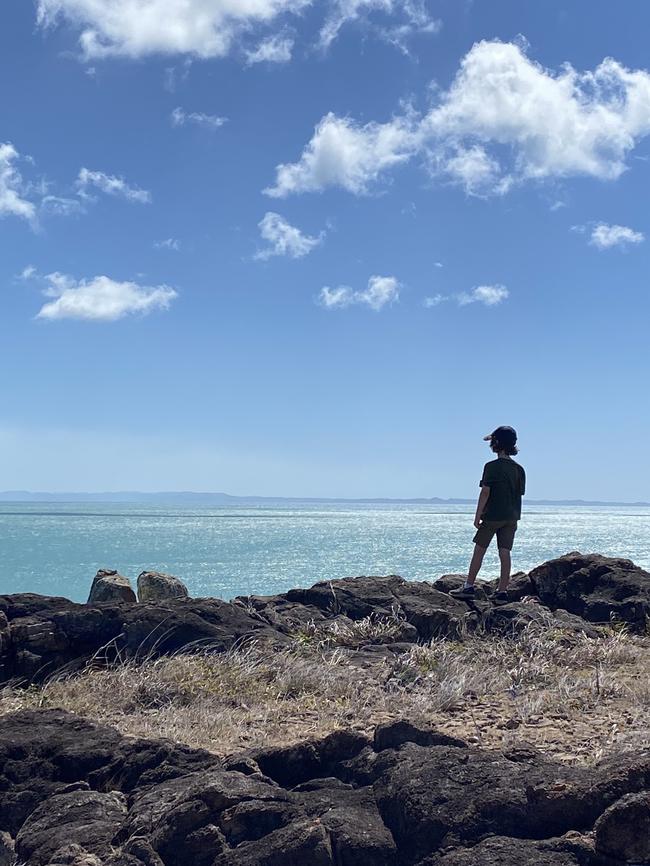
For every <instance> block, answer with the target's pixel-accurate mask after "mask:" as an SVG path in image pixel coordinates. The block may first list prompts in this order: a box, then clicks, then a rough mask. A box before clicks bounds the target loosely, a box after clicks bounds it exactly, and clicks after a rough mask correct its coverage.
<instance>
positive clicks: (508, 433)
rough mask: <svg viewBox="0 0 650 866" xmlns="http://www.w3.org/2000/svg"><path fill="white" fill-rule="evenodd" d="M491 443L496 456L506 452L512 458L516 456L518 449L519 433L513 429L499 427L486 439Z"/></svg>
mask: <svg viewBox="0 0 650 866" xmlns="http://www.w3.org/2000/svg"><path fill="white" fill-rule="evenodd" d="M484 439H485V441H486V442H488V441H489V443H490V448H491V449H492V450H493V451H494V453H495V454H499V453H500V452H505V453H506V454H510V455H511V456H513V455H515V454H516V453H517V452H518V451H519V449H518V448H517V431H516V430H515V429H514V428H513V427H497V429H496V430H494V432H492V433H490V434H489V435H488V436H485V437H484Z"/></svg>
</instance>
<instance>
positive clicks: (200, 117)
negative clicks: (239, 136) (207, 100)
mask: <svg viewBox="0 0 650 866" xmlns="http://www.w3.org/2000/svg"><path fill="white" fill-rule="evenodd" d="M171 119H172V126H185V124H186V123H195V124H197V126H204V127H206V128H207V129H219V127H220V126H223V125H224V123H228V118H227V117H219V116H218V115H216V114H203V112H201V111H190V112H186V111H183V109H182V108H175V109H174V110H173V111H172V113H171Z"/></svg>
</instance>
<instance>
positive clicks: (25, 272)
mask: <svg viewBox="0 0 650 866" xmlns="http://www.w3.org/2000/svg"><path fill="white" fill-rule="evenodd" d="M37 275H38V271H37V269H36V267H35V266H34V265H27V267H24V268H23V269H22V271H21V272H20V274H19V277H20V279H21V280H31V279H33V278H34V277H36V276H37Z"/></svg>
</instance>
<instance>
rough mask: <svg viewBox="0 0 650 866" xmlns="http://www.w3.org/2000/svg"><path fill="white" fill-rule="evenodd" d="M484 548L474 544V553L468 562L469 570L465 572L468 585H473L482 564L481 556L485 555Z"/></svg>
mask: <svg viewBox="0 0 650 866" xmlns="http://www.w3.org/2000/svg"><path fill="white" fill-rule="evenodd" d="M486 550H487V548H486V547H480V546H479V545H478V544H475V545H474V553H473V555H472V561H471V562H470V564H469V572H468V573H467V584H468V585H469V586H474V584H475V582H476V578H477V576H478V573H479V571H480V570H481V566H482V565H483V557H484V556H485V552H486Z"/></svg>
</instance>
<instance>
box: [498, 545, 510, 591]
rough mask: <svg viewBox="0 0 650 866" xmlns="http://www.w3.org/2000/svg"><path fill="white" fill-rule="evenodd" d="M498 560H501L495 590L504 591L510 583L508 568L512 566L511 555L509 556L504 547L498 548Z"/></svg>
mask: <svg viewBox="0 0 650 866" xmlns="http://www.w3.org/2000/svg"><path fill="white" fill-rule="evenodd" d="M499 561H500V562H501V577H500V579H499V589H498V590H497V591H498V592H505V591H506V590H507V589H508V584H509V583H510V570H511V568H512V557H511V556H510V551H509V550H506V549H505V547H500V548H499Z"/></svg>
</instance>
